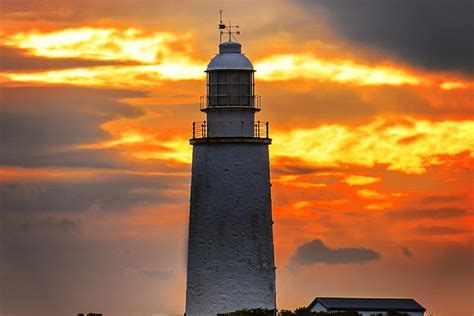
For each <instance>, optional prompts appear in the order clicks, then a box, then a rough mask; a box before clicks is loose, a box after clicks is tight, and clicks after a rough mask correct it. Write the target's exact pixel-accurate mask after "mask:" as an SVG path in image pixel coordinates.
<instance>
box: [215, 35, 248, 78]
mask: <svg viewBox="0 0 474 316" xmlns="http://www.w3.org/2000/svg"><path fill="white" fill-rule="evenodd" d="M228 69H235V70H251V71H254V69H253V66H252V63H251V62H250V60H249V59H248V58H247V57H246V56H245V55H243V54H242V45H240V44H239V43H237V42H233V41H228V42H223V43H221V44H220V45H219V54H217V55H216V56H214V58H212V59H211V61H210V62H209V64H208V65H207V69H206V72H207V71H212V70H228Z"/></svg>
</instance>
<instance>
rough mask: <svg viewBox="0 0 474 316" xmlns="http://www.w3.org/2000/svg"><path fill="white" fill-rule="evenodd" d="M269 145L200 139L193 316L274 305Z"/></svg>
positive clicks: (193, 215) (191, 267)
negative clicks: (204, 141)
mask: <svg viewBox="0 0 474 316" xmlns="http://www.w3.org/2000/svg"><path fill="white" fill-rule="evenodd" d="M268 158H269V157H268V144H264V143H219V144H211V143H199V144H194V148H193V164H192V181H191V210H190V219H189V241H188V271H187V292H186V315H187V316H197V315H199V316H201V315H206V316H208V315H216V314H217V313H219V312H229V311H234V310H238V309H242V308H259V307H262V308H275V269H274V266H275V263H274V254H273V232H272V213H271V193H270V171H269V159H268Z"/></svg>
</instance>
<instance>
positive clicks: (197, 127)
mask: <svg viewBox="0 0 474 316" xmlns="http://www.w3.org/2000/svg"><path fill="white" fill-rule="evenodd" d="M206 137H207V124H206V121H202V122H193V138H206Z"/></svg>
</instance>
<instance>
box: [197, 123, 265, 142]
mask: <svg viewBox="0 0 474 316" xmlns="http://www.w3.org/2000/svg"><path fill="white" fill-rule="evenodd" d="M242 124H243V122H242ZM269 127H270V125H269V123H268V122H261V121H257V122H255V124H254V130H253V132H254V135H253V137H254V138H270V128H269ZM208 132H209V130H208V125H207V122H206V121H202V122H193V139H196V138H208V137H209V134H208ZM233 137H248V135H243V134H242V135H235V136H233Z"/></svg>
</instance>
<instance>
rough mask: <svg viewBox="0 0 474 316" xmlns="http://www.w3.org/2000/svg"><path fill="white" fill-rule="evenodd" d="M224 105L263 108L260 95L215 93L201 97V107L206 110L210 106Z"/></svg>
mask: <svg viewBox="0 0 474 316" xmlns="http://www.w3.org/2000/svg"><path fill="white" fill-rule="evenodd" d="M223 107H243V108H254V109H257V110H260V109H261V108H262V97H261V96H259V95H253V96H240V95H228V94H225V95H213V96H206V95H202V96H201V97H200V102H199V108H200V109H201V110H205V109H208V108H223Z"/></svg>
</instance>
